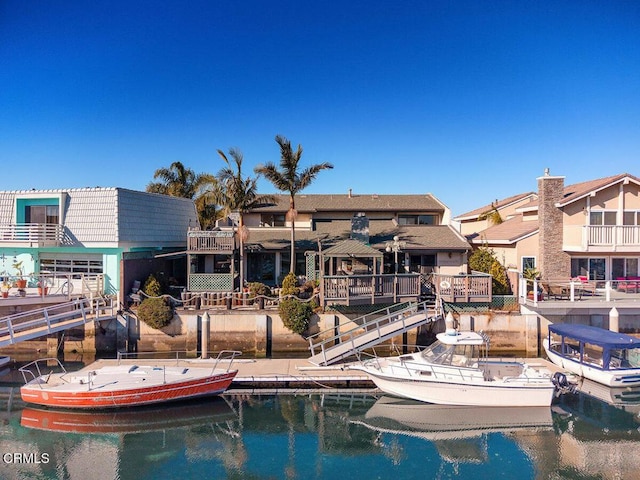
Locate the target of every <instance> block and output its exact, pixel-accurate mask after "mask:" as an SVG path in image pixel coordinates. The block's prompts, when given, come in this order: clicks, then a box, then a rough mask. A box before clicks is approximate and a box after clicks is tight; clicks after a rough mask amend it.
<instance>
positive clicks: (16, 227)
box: [0, 223, 64, 247]
mask: <svg viewBox="0 0 640 480" xmlns="http://www.w3.org/2000/svg"><path fill="white" fill-rule="evenodd" d="M63 233H64V226H63V225H56V224H44V223H21V224H5V225H0V245H2V244H7V243H11V244H15V245H17V246H30V247H45V246H59V245H61V244H62V241H63Z"/></svg>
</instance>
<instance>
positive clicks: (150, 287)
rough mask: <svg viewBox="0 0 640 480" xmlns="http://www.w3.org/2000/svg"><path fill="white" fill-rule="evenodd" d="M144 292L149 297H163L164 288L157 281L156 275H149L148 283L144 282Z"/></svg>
mask: <svg viewBox="0 0 640 480" xmlns="http://www.w3.org/2000/svg"><path fill="white" fill-rule="evenodd" d="M142 291H143V292H144V293H146V294H147V296H149V297H159V296H160V295H162V286H161V285H160V282H159V281H158V280H157V279H156V277H155V275H153V274H151V275H149V278H147V281H146V282H144V287H143V288H142Z"/></svg>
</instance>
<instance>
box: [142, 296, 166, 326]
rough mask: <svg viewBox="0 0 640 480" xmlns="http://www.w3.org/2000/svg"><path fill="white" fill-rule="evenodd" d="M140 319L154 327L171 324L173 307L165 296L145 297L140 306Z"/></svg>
mask: <svg viewBox="0 0 640 480" xmlns="http://www.w3.org/2000/svg"><path fill="white" fill-rule="evenodd" d="M138 319H139V320H141V321H143V322H144V323H146V324H147V325H149V326H150V327H153V328H162V327H166V326H167V325H169V323H170V322H171V320H172V319H173V308H172V307H171V306H170V305H169V304H168V303H167V301H166V300H165V299H164V298H145V299H144V300H143V301H142V303H141V304H140V306H139V307H138Z"/></svg>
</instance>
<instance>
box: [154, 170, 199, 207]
mask: <svg viewBox="0 0 640 480" xmlns="http://www.w3.org/2000/svg"><path fill="white" fill-rule="evenodd" d="M153 178H159V179H161V180H162V181H161V182H151V183H149V185H147V192H151V193H162V194H164V195H171V196H172V197H182V198H193V196H194V194H195V190H196V187H195V182H196V180H197V175H196V174H195V173H194V172H193V170H191V169H190V168H186V167H185V166H184V165H183V164H182V163H181V162H173V163H172V164H171V165H170V166H169V168H159V169H158V170H156V171H155V173H154V174H153Z"/></svg>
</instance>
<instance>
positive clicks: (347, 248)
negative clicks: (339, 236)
mask: <svg viewBox="0 0 640 480" xmlns="http://www.w3.org/2000/svg"><path fill="white" fill-rule="evenodd" d="M382 258H383V254H382V252H380V251H379V250H376V249H375V248H373V247H370V246H369V245H366V244H365V243H363V242H361V241H359V240H352V239H349V240H342V241H341V242H339V243H337V244H335V245H334V246H332V247H330V248H327V249H326V250H323V251H322V252H321V254H320V265H322V266H324V262H325V261H327V260H328V261H329V270H328V271H327V272H325V273H326V274H327V275H352V274H357V273H364V274H367V273H368V274H373V275H376V274H377V273H378V270H382ZM339 260H340V265H338V261H339ZM369 263H371V271H369ZM379 264H380V265H379ZM363 267H366V269H365V268H363Z"/></svg>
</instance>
